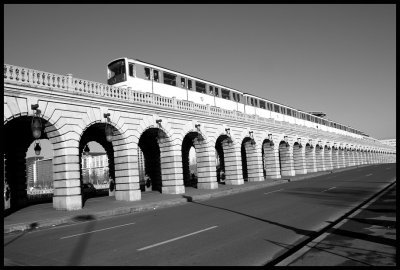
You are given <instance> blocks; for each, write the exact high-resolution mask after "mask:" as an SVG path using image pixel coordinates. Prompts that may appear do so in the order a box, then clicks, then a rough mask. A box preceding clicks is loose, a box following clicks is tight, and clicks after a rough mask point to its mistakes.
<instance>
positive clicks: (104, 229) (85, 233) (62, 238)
mask: <svg viewBox="0 0 400 270" xmlns="http://www.w3.org/2000/svg"><path fill="white" fill-rule="evenodd" d="M132 224H135V223H127V224H122V225H118V226H113V227H108V228H104V229H100V230H95V231H91V232H85V233H78V234H74V235H69V236H64V237H61V238H60V239H66V238H71V237H75V236H79V235H84V234H89V233H95V232H101V231H105V230H110V229H114V228H119V227H123V226H128V225H132Z"/></svg>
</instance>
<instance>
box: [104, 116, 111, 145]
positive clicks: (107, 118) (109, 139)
mask: <svg viewBox="0 0 400 270" xmlns="http://www.w3.org/2000/svg"><path fill="white" fill-rule="evenodd" d="M109 117H110V114H109V113H105V114H104V118H106V127H105V133H106V140H107V142H112V139H113V128H112V126H111V125H110V124H109V122H110V118H109Z"/></svg>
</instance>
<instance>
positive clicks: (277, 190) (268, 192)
mask: <svg viewBox="0 0 400 270" xmlns="http://www.w3.org/2000/svg"><path fill="white" fill-rule="evenodd" d="M281 190H283V188H281V189H278V190H274V191H271V192H267V193H264V194H265V195H267V194H270V193H274V192H278V191H281Z"/></svg>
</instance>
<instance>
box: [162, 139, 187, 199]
mask: <svg viewBox="0 0 400 270" xmlns="http://www.w3.org/2000/svg"><path fill="white" fill-rule="evenodd" d="M159 146H160V159H161V160H160V161H161V174H162V193H166V194H182V193H185V187H184V184H183V169H182V151H181V149H179V145H172V143H171V142H170V141H169V140H168V139H166V138H160V139H159Z"/></svg>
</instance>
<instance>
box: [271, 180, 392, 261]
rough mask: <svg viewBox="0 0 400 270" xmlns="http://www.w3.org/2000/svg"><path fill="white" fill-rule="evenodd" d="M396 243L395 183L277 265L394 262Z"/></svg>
mask: <svg viewBox="0 0 400 270" xmlns="http://www.w3.org/2000/svg"><path fill="white" fill-rule="evenodd" d="M396 246H397V245H396V185H394V186H392V187H391V188H390V189H389V190H387V191H386V192H385V193H384V194H382V195H381V196H380V197H378V198H377V200H375V201H372V203H371V204H369V205H365V206H364V207H362V208H361V209H360V210H359V211H356V212H355V213H354V214H352V215H350V216H349V217H348V218H346V219H345V220H344V221H342V222H340V223H339V224H338V225H337V226H334V227H333V228H332V229H331V230H330V231H329V232H328V233H326V234H325V235H322V236H321V237H319V238H317V239H316V240H314V241H313V242H312V243H310V244H309V245H308V248H305V249H304V251H303V252H301V251H299V253H298V255H294V256H293V257H295V259H292V260H291V259H290V258H289V259H288V262H286V263H283V264H280V265H279V266H396V264H397V262H396ZM301 254H302V255H301ZM290 261H291V262H290Z"/></svg>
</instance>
